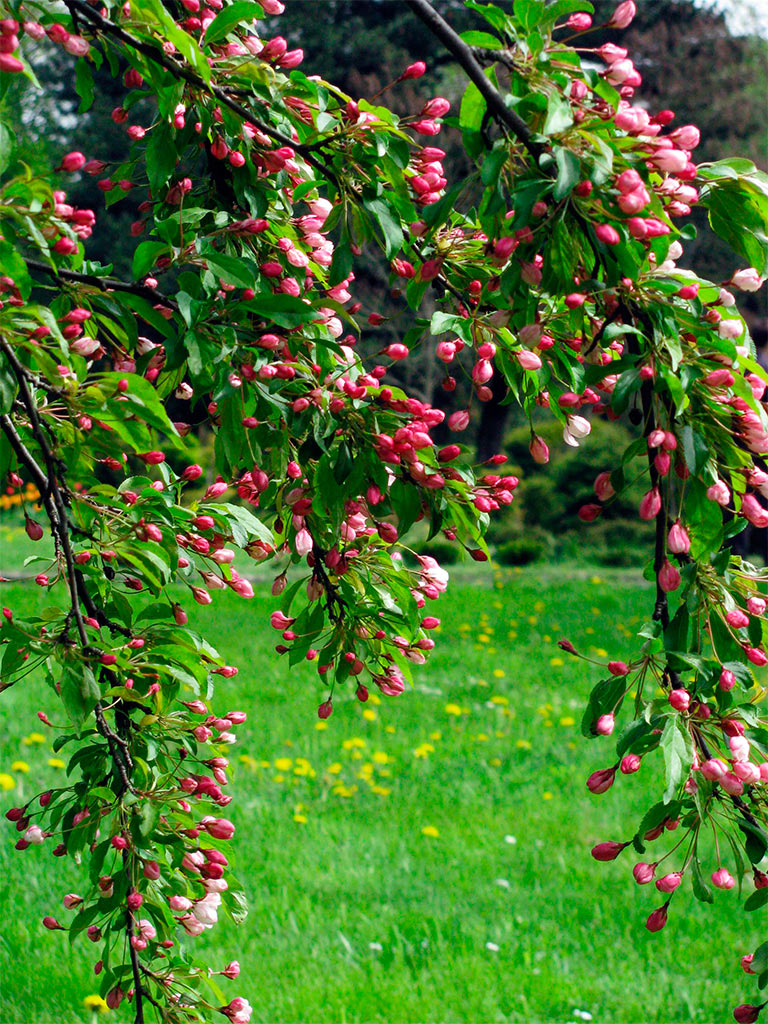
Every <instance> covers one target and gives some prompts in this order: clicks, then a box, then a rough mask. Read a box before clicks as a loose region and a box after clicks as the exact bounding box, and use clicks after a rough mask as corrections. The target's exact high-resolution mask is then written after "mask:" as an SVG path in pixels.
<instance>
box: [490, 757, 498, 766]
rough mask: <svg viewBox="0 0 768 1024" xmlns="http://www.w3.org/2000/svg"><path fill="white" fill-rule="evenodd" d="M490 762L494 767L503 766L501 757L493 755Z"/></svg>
mask: <svg viewBox="0 0 768 1024" xmlns="http://www.w3.org/2000/svg"><path fill="white" fill-rule="evenodd" d="M488 764H489V765H490V766H491V767H492V768H501V758H500V757H492V758H491V760H490V761H489V762H488Z"/></svg>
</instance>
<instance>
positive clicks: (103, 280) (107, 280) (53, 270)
mask: <svg viewBox="0 0 768 1024" xmlns="http://www.w3.org/2000/svg"><path fill="white" fill-rule="evenodd" d="M24 262H25V263H26V264H27V266H28V267H29V269H30V270H36V271H38V273H41V274H48V276H49V277H52V278H53V279H54V280H55V281H59V282H62V281H72V282H73V283H75V284H85V285H90V286H91V287H93V288H98V289H99V291H102V292H128V293H129V294H131V295H140V296H141V297H142V298H144V299H149V300H150V301H152V302H158V301H160V302H162V303H163V305H166V306H171V307H172V308H173V309H178V308H179V307H178V305H177V303H176V302H175V301H174V300H173V299H169V298H168V297H167V296H165V295H163V294H162V293H161V292H159V291H158V290H157V289H156V288H148V287H147V285H145V284H136V283H134V282H132V281H118V280H117V279H116V278H113V277H98V276H97V275H96V274H79V273H77V271H74V270H64V269H63V268H62V267H52V266H50V265H49V264H48V263H42V262H41V261H40V260H27V259H25V261H24Z"/></svg>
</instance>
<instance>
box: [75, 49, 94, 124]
mask: <svg viewBox="0 0 768 1024" xmlns="http://www.w3.org/2000/svg"><path fill="white" fill-rule="evenodd" d="M75 91H76V92H77V95H78V96H79V97H80V106H79V107H78V108H77V112H78V114H84V113H85V112H86V110H90V109H91V107H92V106H93V72H92V71H91V65H90V64H89V63H88V61H87V60H84V59H83V58H81V59H80V60H79V61H78V62H77V63H76V64H75Z"/></svg>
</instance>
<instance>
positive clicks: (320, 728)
mask: <svg viewBox="0 0 768 1024" xmlns="http://www.w3.org/2000/svg"><path fill="white" fill-rule="evenodd" d="M315 728H316V729H317V731H318V732H322V731H323V729H327V728H328V723H327V722H315Z"/></svg>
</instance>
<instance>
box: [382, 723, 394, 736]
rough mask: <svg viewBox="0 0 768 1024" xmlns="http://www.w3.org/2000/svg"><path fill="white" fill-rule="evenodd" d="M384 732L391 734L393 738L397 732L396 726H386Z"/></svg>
mask: <svg viewBox="0 0 768 1024" xmlns="http://www.w3.org/2000/svg"><path fill="white" fill-rule="evenodd" d="M384 732H388V733H389V734H390V736H391V735H392V734H393V733H394V732H395V727H394V725H385V726H384Z"/></svg>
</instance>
